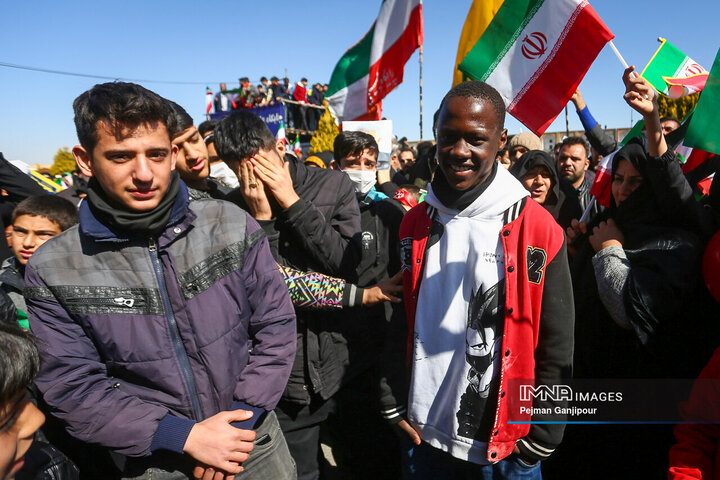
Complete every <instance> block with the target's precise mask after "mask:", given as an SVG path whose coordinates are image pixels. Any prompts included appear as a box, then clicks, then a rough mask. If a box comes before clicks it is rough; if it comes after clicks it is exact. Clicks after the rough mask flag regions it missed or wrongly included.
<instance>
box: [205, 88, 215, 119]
mask: <svg viewBox="0 0 720 480" xmlns="http://www.w3.org/2000/svg"><path fill="white" fill-rule="evenodd" d="M212 107H213V93H212V90H210V87H205V113H206V114H207V113H210V111H211V110H212Z"/></svg>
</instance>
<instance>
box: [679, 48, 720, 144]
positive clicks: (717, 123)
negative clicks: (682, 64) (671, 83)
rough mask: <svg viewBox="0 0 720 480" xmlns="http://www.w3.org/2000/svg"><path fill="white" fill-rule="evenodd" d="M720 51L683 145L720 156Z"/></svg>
mask: <svg viewBox="0 0 720 480" xmlns="http://www.w3.org/2000/svg"><path fill="white" fill-rule="evenodd" d="M718 111H720V51H718V53H717V55H716V56H715V61H714V62H713V65H712V68H711V69H710V75H709V76H708V79H707V83H706V84H705V88H704V89H703V92H702V93H701V94H700V98H699V100H698V103H697V105H696V106H695V110H694V111H693V116H692V119H691V120H690V125H689V126H688V129H687V133H686V134H685V140H684V141H683V143H684V144H685V145H687V146H689V147H693V148H696V149H701V150H705V151H706V152H711V153H715V154H720V115H718Z"/></svg>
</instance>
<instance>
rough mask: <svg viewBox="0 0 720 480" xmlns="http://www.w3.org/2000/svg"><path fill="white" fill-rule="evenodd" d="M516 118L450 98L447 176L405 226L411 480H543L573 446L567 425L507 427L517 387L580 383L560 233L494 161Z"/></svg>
mask: <svg viewBox="0 0 720 480" xmlns="http://www.w3.org/2000/svg"><path fill="white" fill-rule="evenodd" d="M504 119H505V105H504V104H503V101H502V98H501V97H500V95H499V94H498V93H497V91H496V90H495V89H493V88H492V87H491V86H489V85H487V84H485V83H483V82H463V83H461V84H459V85H457V86H455V87H454V88H453V89H452V90H450V92H449V93H448V94H447V95H446V96H445V98H444V99H443V101H442V103H441V105H440V111H439V116H438V121H437V129H436V136H437V159H438V163H439V168H438V171H437V173H436V175H435V178H434V179H433V181H432V183H431V185H430V190H429V193H428V195H427V196H426V197H425V200H426V203H423V204H420V205H418V206H417V207H415V208H413V209H412V210H411V211H410V212H408V213H407V215H406V216H405V218H404V219H403V222H402V225H401V227H400V241H401V246H402V254H401V257H402V261H403V269H404V278H403V287H404V289H405V296H404V298H405V306H406V312H407V318H408V329H409V333H410V335H409V338H410V339H411V342H410V344H409V347H410V348H411V349H412V350H411V351H410V352H408V358H409V359H411V367H412V376H411V380H410V388H409V392H410V393H409V395H408V409H407V411H408V414H407V419H406V420H405V419H403V420H402V421H400V422H399V424H398V425H399V426H400V428H402V429H403V430H404V431H405V432H407V433H408V435H409V437H408V438H409V439H411V440H412V441H413V443H414V444H415V445H413V446H412V450H413V451H412V454H411V455H409V460H408V463H409V465H410V471H409V472H407V474H408V478H413V479H414V478H419V479H426V478H427V479H430V478H432V479H451V478H471V477H472V478H475V477H476V478H501V479H506V478H518V477H522V478H540V467H539V460H541V459H543V458H546V457H547V456H549V455H550V453H552V451H553V449H554V448H555V447H556V446H557V444H558V443H559V442H560V439H561V437H562V432H563V426H562V425H533V426H532V427H531V426H530V425H528V424H509V423H508V415H509V413H510V412H509V410H510V408H509V406H508V401H509V397H510V396H511V395H517V393H518V392H517V391H512V388H511V384H510V383H509V382H510V381H511V380H518V379H523V380H528V381H530V382H534V384H535V385H538V384H550V383H552V382H556V381H558V380H560V379H562V378H567V376H568V375H569V374H570V370H571V364H572V344H573V320H574V312H573V308H572V303H573V302H572V286H571V283H570V274H569V270H568V264H567V254H566V251H565V240H564V235H563V232H562V229H561V228H560V227H559V226H558V225H557V224H556V223H555V221H554V220H553V218H552V217H551V216H550V214H549V213H548V212H547V211H545V209H543V208H542V207H541V206H539V205H538V204H537V203H536V202H533V201H531V200H529V199H528V193H527V191H525V189H524V188H523V186H522V185H521V184H520V183H519V182H518V181H517V180H516V179H515V178H514V177H513V176H512V175H511V174H510V173H508V172H507V171H506V170H505V169H504V168H498V162H496V161H495V154H496V152H498V151H499V150H501V149H502V148H503V147H504V146H505V142H506V139H507V131H506V130H505V128H504ZM396 398H401V395H400V394H399V393H398V395H396ZM546 404H549V405H546ZM552 404H553V402H541V401H539V400H538V401H536V402H535V404H534V405H533V406H535V407H540V406H552ZM398 411H402V407H401V406H398Z"/></svg>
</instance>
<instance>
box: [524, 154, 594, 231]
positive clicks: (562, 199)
mask: <svg viewBox="0 0 720 480" xmlns="http://www.w3.org/2000/svg"><path fill="white" fill-rule="evenodd" d="M535 167H545V169H546V170H547V171H548V172H550V180H551V182H552V184H551V186H550V191H549V192H548V195H547V197H546V198H545V203H543V207H545V210H547V211H548V212H550V214H551V215H552V216H553V218H554V219H555V221H556V222H557V223H558V224H559V225H560V226H561V227H562V228H563V229H565V228H567V227H568V226H570V222H571V221H572V219H573V218H580V216H582V211H581V209H580V203H579V202H578V201H577V195H576V194H575V192H574V191H573V188H572V185H570V184H569V183H568V181H567V180H565V179H564V178H563V177H561V176H560V175H558V173H557V168H556V167H555V161H554V160H553V158H552V157H551V156H550V154H549V153H547V152H543V151H542V150H530V151H529V152H526V153H525V154H524V155H523V156H522V157H520V159H518V161H517V162H515V163H514V164H513V166H512V167H510V173H512V174H513V176H514V177H515V178H517V179H518V180H522V178H523V177H524V176H525V174H526V173H527V172H529V171H530V170H532V169H533V168H535Z"/></svg>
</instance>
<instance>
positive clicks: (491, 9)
mask: <svg viewBox="0 0 720 480" xmlns="http://www.w3.org/2000/svg"><path fill="white" fill-rule="evenodd" d="M503 1H504V0H473V3H472V5H470V11H469V12H468V14H467V18H466V19H465V24H464V25H463V29H462V33H460V42H459V43H458V51H457V57H455V72H453V86H455V85H457V84H458V83H460V82H462V81H463V80H465V75H463V73H462V72H461V71H460V69H459V68H458V67H459V66H460V62H462V61H463V59H464V58H465V56H466V55H467V54H468V52H470V50H471V49H472V48H473V47H474V46H475V44H476V43H477V41H478V40H480V37H482V35H483V33H484V32H485V29H486V28H487V27H488V25H490V21H491V20H492V19H493V17H494V16H495V15H497V12H498V10H499V9H500V6H501V5H502V4H503Z"/></svg>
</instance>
